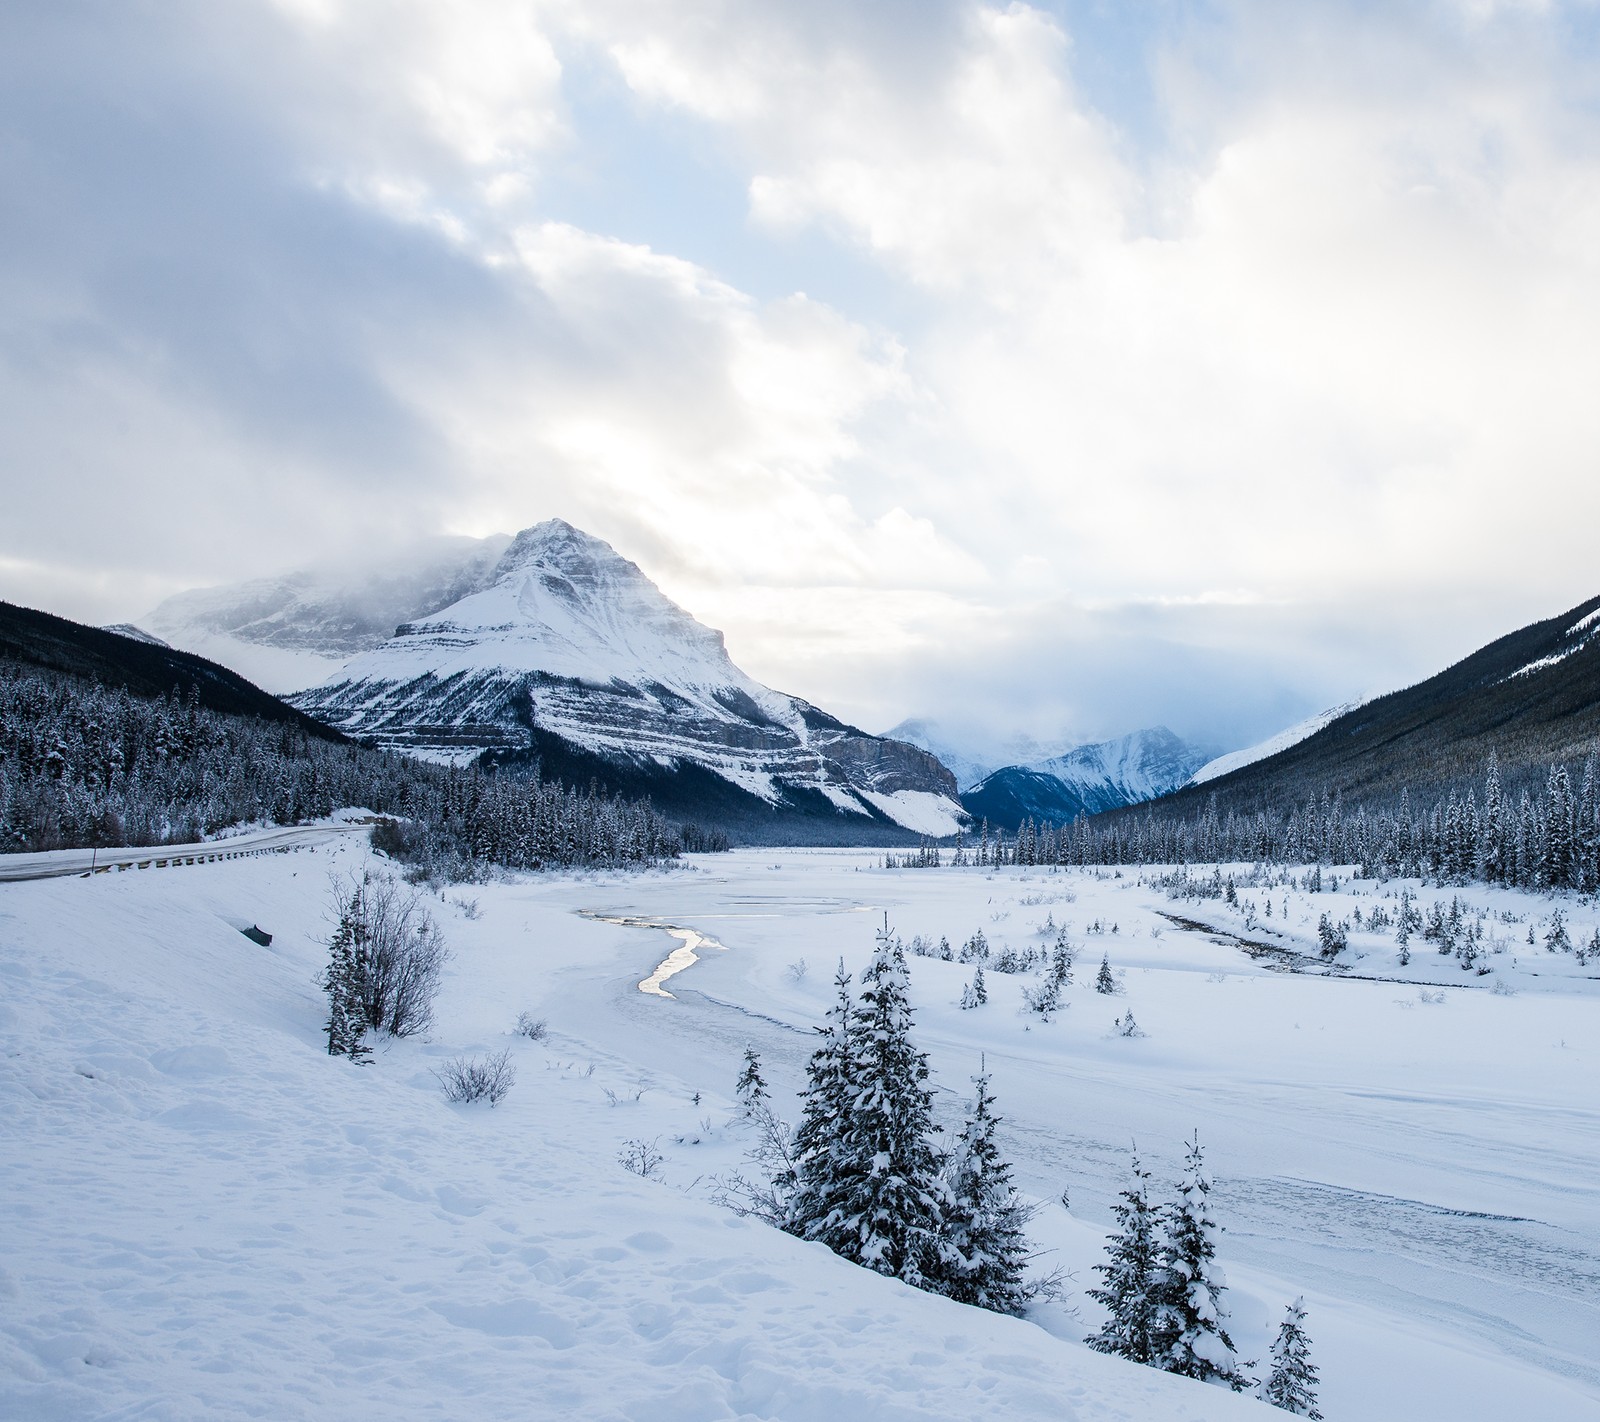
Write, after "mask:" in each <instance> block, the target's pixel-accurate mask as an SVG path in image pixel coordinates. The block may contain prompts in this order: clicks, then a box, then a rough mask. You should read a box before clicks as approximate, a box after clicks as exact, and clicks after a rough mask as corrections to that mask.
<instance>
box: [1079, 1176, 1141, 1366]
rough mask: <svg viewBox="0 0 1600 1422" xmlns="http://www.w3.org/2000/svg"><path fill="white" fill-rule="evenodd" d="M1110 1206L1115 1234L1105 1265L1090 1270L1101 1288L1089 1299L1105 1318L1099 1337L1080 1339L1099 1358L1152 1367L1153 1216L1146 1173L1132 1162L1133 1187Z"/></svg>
mask: <svg viewBox="0 0 1600 1422" xmlns="http://www.w3.org/2000/svg"><path fill="white" fill-rule="evenodd" d="M1121 1201H1122V1203H1121V1204H1118V1205H1113V1206H1112V1207H1111V1213H1112V1214H1113V1215H1115V1216H1116V1220H1117V1227H1118V1232H1117V1234H1116V1235H1114V1236H1113V1237H1112V1238H1111V1239H1110V1241H1109V1242H1108V1243H1107V1244H1106V1262H1105V1263H1104V1264H1096V1265H1095V1273H1097V1274H1098V1275H1100V1278H1101V1285H1100V1287H1099V1288H1098V1289H1090V1290H1089V1297H1090V1298H1092V1299H1093V1300H1094V1301H1095V1302H1096V1303H1097V1304H1099V1305H1100V1306H1101V1307H1102V1308H1104V1309H1105V1310H1106V1312H1107V1314H1108V1315H1109V1317H1108V1318H1107V1319H1106V1321H1105V1323H1103V1324H1102V1325H1101V1326H1100V1331H1099V1332H1098V1333H1094V1334H1091V1335H1090V1336H1089V1337H1088V1338H1086V1339H1084V1342H1085V1343H1087V1344H1088V1345H1089V1346H1090V1347H1091V1348H1095V1349H1097V1350H1099V1351H1100V1352H1102V1353H1115V1354H1116V1355H1117V1356H1118V1357H1120V1358H1129V1359H1131V1360H1132V1361H1134V1362H1135V1363H1151V1362H1154V1361H1155V1354H1154V1344H1153V1341H1152V1336H1151V1335H1152V1332H1153V1327H1154V1323H1155V1299H1154V1297H1153V1290H1154V1286H1155V1271H1156V1223H1157V1211H1156V1208H1155V1206H1153V1205H1152V1204H1151V1203H1150V1172H1149V1171H1148V1170H1145V1169H1143V1168H1142V1167H1141V1166H1140V1164H1139V1157H1138V1156H1137V1155H1135V1156H1134V1157H1133V1185H1132V1186H1131V1187H1130V1188H1129V1189H1126V1190H1124V1191H1122V1194H1121Z"/></svg>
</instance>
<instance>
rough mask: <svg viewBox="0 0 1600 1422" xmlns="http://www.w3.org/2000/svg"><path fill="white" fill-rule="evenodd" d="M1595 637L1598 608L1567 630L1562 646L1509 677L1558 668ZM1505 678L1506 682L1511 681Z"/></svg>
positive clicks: (1599, 622) (1599, 630)
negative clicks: (1548, 668)
mask: <svg viewBox="0 0 1600 1422" xmlns="http://www.w3.org/2000/svg"><path fill="white" fill-rule="evenodd" d="M1597 636H1600V608H1597V609H1595V611H1593V612H1591V613H1589V614H1588V615H1587V616H1585V617H1581V618H1579V619H1578V621H1576V622H1575V623H1573V624H1572V626H1571V627H1569V628H1567V630H1566V633H1565V635H1564V636H1563V638H1562V642H1563V645H1562V646H1561V647H1558V648H1557V649H1556V650H1555V651H1554V652H1551V653H1550V654H1549V655H1547V656H1543V657H1537V658H1535V659H1534V660H1533V661H1531V662H1529V663H1528V664H1527V665H1526V666H1523V667H1519V668H1518V669H1517V670H1516V671H1514V672H1512V673H1511V677H1519V676H1532V675H1533V674H1534V673H1535V672H1541V671H1543V670H1544V669H1545V668H1546V667H1553V666H1559V665H1560V664H1561V663H1562V662H1564V661H1566V659H1567V658H1568V657H1570V656H1572V655H1574V654H1575V653H1577V652H1581V651H1582V650H1583V649H1584V648H1585V647H1587V646H1588V645H1589V643H1590V642H1591V641H1593V640H1594V639H1595V638H1596V637H1597ZM1511 677H1507V678H1506V680H1507V681H1509V680H1511Z"/></svg>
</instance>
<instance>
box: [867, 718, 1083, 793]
mask: <svg viewBox="0 0 1600 1422" xmlns="http://www.w3.org/2000/svg"><path fill="white" fill-rule="evenodd" d="M883 734H884V736H885V737H887V738H888V739H889V740H892V741H906V742H909V743H910V744H911V745H914V746H921V747H922V749H923V750H925V751H929V752H931V753H932V754H933V755H936V756H938V758H939V759H940V760H941V761H943V762H944V764H945V765H946V766H948V767H949V769H950V773H951V774H952V775H954V776H955V778H956V784H957V785H959V786H960V787H961V789H962V790H964V791H965V790H970V789H972V788H973V786H975V785H977V784H978V782H979V781H981V780H983V779H984V778H985V777H986V776H988V775H992V774H993V773H994V772H995V771H996V770H998V769H1000V767H1001V766H1004V765H1026V764H1028V763H1030V762H1032V761H1038V760H1046V759H1048V758H1050V757H1051V756H1054V755H1060V754H1062V753H1063V752H1065V751H1066V750H1067V749H1068V748H1069V746H1070V742H1058V743H1056V744H1054V745H1045V744H1042V743H1041V742H1039V741H1037V740H1035V739H1034V738H1033V737H1032V736H1029V735H1024V734H1021V733H1018V734H1015V735H1008V736H996V735H995V734H994V733H993V732H986V731H983V730H980V729H975V728H973V727H969V726H956V725H952V724H950V723H948V722H945V721H938V720H934V719H933V718H931V717H928V716H915V717H912V718H911V719H909V720H905V721H902V722H900V724H899V725H898V726H895V727H893V728H892V729H891V730H887V731H885V732H884V733H883Z"/></svg>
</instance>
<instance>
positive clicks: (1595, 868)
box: [886, 752, 1600, 893]
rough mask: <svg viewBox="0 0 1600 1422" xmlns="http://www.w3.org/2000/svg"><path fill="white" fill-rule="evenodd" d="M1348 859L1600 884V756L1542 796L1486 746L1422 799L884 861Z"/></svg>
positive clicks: (1070, 833)
mask: <svg viewBox="0 0 1600 1422" xmlns="http://www.w3.org/2000/svg"><path fill="white" fill-rule="evenodd" d="M1219 863H1257V864H1353V865H1356V866H1358V870H1359V873H1360V875H1361V877H1363V878H1411V879H1424V878H1425V879H1434V880H1436V881H1438V882H1440V883H1457V884H1463V883H1467V882H1470V881H1481V882H1484V883H1489V884H1503V885H1506V886H1507V887H1511V888H1519V889H1533V890H1551V889H1572V890H1576V891H1577V892H1579V893H1593V892H1595V891H1596V890H1600V757H1597V755H1596V754H1595V753H1594V752H1591V753H1590V754H1589V756H1588V758H1587V760H1586V761H1585V763H1584V766H1583V770H1582V772H1581V774H1580V775H1579V776H1577V777H1574V776H1573V774H1572V773H1571V771H1570V770H1569V769H1568V767H1567V766H1565V765H1554V766H1552V767H1551V768H1550V772H1549V775H1548V776H1547V778H1546V781H1545V786H1544V789H1543V791H1542V792H1541V793H1539V794H1530V793H1529V792H1528V791H1527V790H1523V791H1521V792H1520V793H1519V794H1518V795H1517V797H1516V798H1515V799H1513V798H1512V797H1511V796H1510V795H1508V794H1507V793H1506V791H1505V789H1504V787H1503V785H1502V782H1501V777H1500V769H1499V765H1498V763H1497V761H1496V759H1495V757H1494V755H1493V754H1492V753H1491V755H1490V757H1489V763H1488V766H1487V769H1486V771H1485V773H1484V777H1483V782H1482V795H1481V796H1480V795H1479V787H1478V786H1475V785H1474V786H1468V787H1467V788H1466V790H1465V793H1462V792H1461V791H1459V790H1455V789H1452V790H1451V791H1450V792H1449V794H1448V795H1446V796H1444V797H1442V798H1440V799H1438V800H1436V801H1435V802H1434V803H1433V804H1432V805H1431V806H1429V807H1426V808H1423V809H1418V808H1416V807H1414V806H1413V805H1412V803H1411V796H1410V792H1409V791H1406V790H1402V791H1401V793H1400V795H1399V798H1398V801H1397V802H1396V803H1395V804H1394V805H1393V806H1392V807H1385V808H1381V809H1378V810H1368V809H1367V808H1366V806H1365V805H1360V806H1357V807H1356V809H1355V810H1354V812H1352V811H1351V810H1349V809H1348V808H1347V807H1346V806H1345V805H1344V804H1343V803H1342V802H1341V800H1340V798H1339V797H1338V796H1337V795H1335V796H1334V797H1333V798H1332V799H1331V800H1330V799H1329V797H1328V796H1327V795H1323V796H1321V797H1314V798H1311V799H1308V800H1307V801H1306V802H1305V804H1303V805H1297V806H1295V807H1294V808H1292V809H1290V810H1288V811H1287V812H1283V811H1276V812H1274V811H1267V810H1260V811H1257V812H1256V813H1255V814H1253V815H1246V814H1239V813H1236V812H1235V811H1233V810H1231V809H1230V810H1229V811H1228V812H1227V813H1226V814H1225V815H1224V814H1219V812H1218V810H1217V804H1216V799H1215V797H1212V799H1211V800H1210V801H1209V802H1208V804H1207V805H1206V808H1205V809H1204V810H1203V811H1202V812H1201V813H1199V814H1197V815H1175V814H1170V813H1168V814H1163V813H1162V812H1161V811H1160V810H1158V809H1156V808H1153V807H1152V808H1150V809H1147V810H1145V811H1144V812H1143V813H1141V814H1120V815H1116V816H1100V817H1098V818H1096V819H1079V820H1077V821H1075V822H1074V823H1073V824H1070V825H1062V826H1059V827H1057V826H1054V825H1051V824H1049V823H1045V824H1035V823H1034V822H1033V821H1032V820H1028V821H1026V822H1024V823H1023V824H1022V826H1021V827H1020V828H1019V829H1018V831H1017V833H1016V834H1015V835H1013V836H1012V837H1010V838H1009V839H1008V838H1007V837H1006V835H1005V834H1004V833H991V831H990V829H989V825H988V822H987V821H985V822H984V823H983V824H982V826H981V827H980V831H979V835H978V838H977V841H976V843H968V842H966V841H965V840H963V841H961V842H958V843H957V845H956V846H955V848H954V850H953V851H951V852H950V853H948V854H940V852H939V851H938V849H937V847H933V846H924V847H923V848H922V849H920V850H919V851H918V852H917V853H915V854H908V855H903V856H900V857H899V858H897V859H896V860H894V861H893V862H892V863H887V861H886V867H892V868H936V867H939V866H940V865H941V864H952V865H961V864H975V865H983V866H989V865H994V866H1000V865H1008V864H1020V865H1063V866H1065V865H1079V866H1085V865H1088V866H1093V865H1105V866H1112V865H1144V864H1219Z"/></svg>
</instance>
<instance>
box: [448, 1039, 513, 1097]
mask: <svg viewBox="0 0 1600 1422" xmlns="http://www.w3.org/2000/svg"><path fill="white" fill-rule="evenodd" d="M434 1075H435V1076H436V1077H438V1078H439V1085H440V1086H441V1087H442V1088H443V1090H444V1095H445V1100H446V1101H454V1102H458V1103H459V1102H472V1101H487V1102H488V1103H489V1105H490V1106H496V1105H498V1104H499V1103H500V1102H501V1101H503V1100H505V1097H506V1093H507V1092H508V1091H510V1090H511V1087H512V1085H513V1083H515V1081H516V1079H517V1069H516V1068H515V1067H514V1066H512V1065H511V1053H510V1051H509V1050H507V1051H501V1052H496V1053H495V1054H494V1055H493V1056H490V1057H485V1058H484V1059H483V1060H482V1061H479V1060H478V1059H477V1058H476V1057H456V1058H455V1059H454V1060H453V1061H450V1062H446V1063H445V1065H444V1066H442V1067H441V1068H440V1069H439V1070H438V1071H436V1072H435V1073H434Z"/></svg>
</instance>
